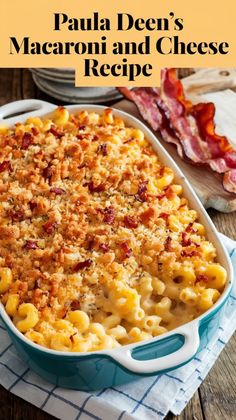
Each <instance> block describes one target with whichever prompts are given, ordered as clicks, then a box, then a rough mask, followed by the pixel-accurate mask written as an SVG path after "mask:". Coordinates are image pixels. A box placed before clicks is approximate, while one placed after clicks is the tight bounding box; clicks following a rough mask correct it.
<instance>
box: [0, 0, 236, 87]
mask: <svg viewBox="0 0 236 420" xmlns="http://www.w3.org/2000/svg"><path fill="white" fill-rule="evenodd" d="M94 13H95V14H94ZM96 13H97V14H96ZM119 14H120V17H119V19H120V20H119V22H120V28H122V29H123V30H118V15H119ZM0 16H1V26H0V57H1V58H0V60H1V61H0V67H73V68H76V70H77V71H76V84H77V85H78V86H114V85H115V86H124V85H129V86H156V85H158V81H159V70H160V68H161V67H235V65H236V36H235V17H236V2H235V0H225V1H224V2H218V1H215V0H208V1H206V0H198V1H194V2H193V1H189V0H188V1H187V0H165V1H164V0H142V1H140V0H138V1H137V0H116V1H112V0H87V1H78V0H67V1H65V0H50V1H48V0H40V1H38V2H33V1H32V0H20V1H19V0H1V2H0ZM56 16H57V17H56ZM83 18H84V19H83ZM89 19H90V20H89ZM104 19H108V20H109V21H104ZM181 22H182V26H183V28H181ZM90 24H91V30H83V27H85V28H86V27H87V28H89V25H90ZM83 25H84V26H83ZM128 27H130V29H128ZM57 28H58V29H60V30H55V29H57ZM103 29H105V30H103ZM26 38H27V39H26ZM162 38H163V39H162ZM160 39H161V41H160ZM37 43H38V44H37ZM54 43H56V44H55V45H53V44H54ZM59 43H61V46H60V47H59V46H58V45H59ZM71 43H72V44H71ZM95 43H96V44H97V45H95ZM117 43H122V45H121V44H117ZM157 43H158V44H157ZM180 43H182V44H180ZM193 43H195V44H193ZM210 43H213V44H212V45H213V46H212V45H211V44H210ZM226 43H227V44H228V46H227V44H226ZM44 44H46V45H44ZM51 44H52V45H51ZM66 44H67V46H66ZM69 44H70V45H69ZM73 44H74V45H73ZM102 44H103V45H102ZM190 44H191V45H190ZM75 45H76V47H75ZM118 47H119V48H120V49H119V50H118ZM89 48H90V49H89ZM96 48H97V49H96ZM127 48H128V50H127ZM17 50H19V51H18V53H17ZM75 50H76V51H77V53H76V52H75ZM160 50H161V52H162V53H161V52H160ZM215 50H217V51H218V52H217V53H215V54H213V52H214V51H215ZM53 51H54V53H53ZM55 51H56V52H57V54H55ZM114 51H115V52H120V54H115V53H114ZM60 52H63V54H60ZM96 52H97V54H96ZM183 52H185V53H183ZM86 74H87V75H86ZM148 74H151V75H148Z"/></svg>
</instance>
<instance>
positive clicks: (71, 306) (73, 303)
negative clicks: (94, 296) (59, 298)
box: [70, 300, 80, 311]
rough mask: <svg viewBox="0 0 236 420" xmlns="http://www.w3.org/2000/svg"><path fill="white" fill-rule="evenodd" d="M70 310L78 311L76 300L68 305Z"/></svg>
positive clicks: (78, 306) (78, 303)
mask: <svg viewBox="0 0 236 420" xmlns="http://www.w3.org/2000/svg"><path fill="white" fill-rule="evenodd" d="M70 309H71V310H72V311H77V310H78V309H80V302H79V301H78V300H73V301H72V302H71V304H70Z"/></svg>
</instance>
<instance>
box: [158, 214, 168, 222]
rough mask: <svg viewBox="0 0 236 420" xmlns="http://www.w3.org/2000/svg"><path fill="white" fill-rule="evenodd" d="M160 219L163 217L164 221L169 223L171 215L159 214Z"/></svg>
mask: <svg viewBox="0 0 236 420" xmlns="http://www.w3.org/2000/svg"><path fill="white" fill-rule="evenodd" d="M159 217H161V218H162V219H164V220H166V221H167V220H168V218H169V214H168V213H161V214H159Z"/></svg>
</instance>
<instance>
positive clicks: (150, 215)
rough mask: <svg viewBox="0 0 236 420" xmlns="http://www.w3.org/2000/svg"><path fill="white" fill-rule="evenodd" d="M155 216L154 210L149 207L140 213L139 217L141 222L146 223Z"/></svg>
mask: <svg viewBox="0 0 236 420" xmlns="http://www.w3.org/2000/svg"><path fill="white" fill-rule="evenodd" d="M154 216H155V210H154V209H153V208H152V207H150V208H149V209H147V210H146V211H144V212H143V213H141V214H140V219H141V221H142V223H144V224H145V223H148V222H149V220H150V219H152V218H153V217H154Z"/></svg>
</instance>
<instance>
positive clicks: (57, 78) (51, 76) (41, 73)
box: [30, 69, 75, 87]
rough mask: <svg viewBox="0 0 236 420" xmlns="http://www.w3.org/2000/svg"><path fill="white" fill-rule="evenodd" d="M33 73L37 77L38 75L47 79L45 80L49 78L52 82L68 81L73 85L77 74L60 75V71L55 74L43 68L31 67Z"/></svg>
mask: <svg viewBox="0 0 236 420" xmlns="http://www.w3.org/2000/svg"><path fill="white" fill-rule="evenodd" d="M30 71H31V73H32V74H34V75H35V76H36V77H37V76H38V77H39V78H40V79H45V80H49V81H51V82H54V83H55V82H57V83H63V84H65V83H68V84H70V85H72V86H73V87H74V86H75V75H73V74H72V75H71V76H70V77H67V76H66V77H64V75H60V73H58V74H53V73H52V72H48V73H47V72H44V71H42V70H38V69H30Z"/></svg>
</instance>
